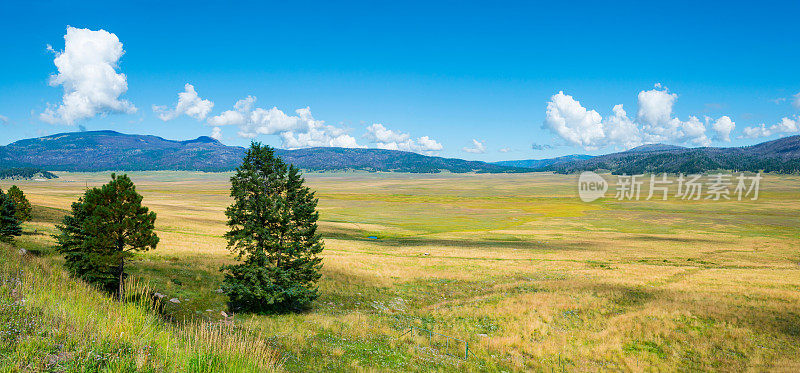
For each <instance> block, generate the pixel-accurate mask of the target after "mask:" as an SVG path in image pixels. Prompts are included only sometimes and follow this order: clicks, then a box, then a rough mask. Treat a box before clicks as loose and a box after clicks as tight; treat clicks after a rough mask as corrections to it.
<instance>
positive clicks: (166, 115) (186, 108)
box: [153, 83, 214, 122]
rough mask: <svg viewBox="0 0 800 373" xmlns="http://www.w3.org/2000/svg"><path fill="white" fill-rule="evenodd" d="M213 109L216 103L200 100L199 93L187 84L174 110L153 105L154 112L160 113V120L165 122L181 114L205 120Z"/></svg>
mask: <svg viewBox="0 0 800 373" xmlns="http://www.w3.org/2000/svg"><path fill="white" fill-rule="evenodd" d="M212 108H214V103H213V102H211V101H210V100H204V99H202V98H200V96H198V95H197V91H195V90H194V86H193V85H191V84H189V83H186V85H185V86H184V91H183V92H180V93H178V103H177V104H175V108H174V109H168V108H167V107H166V106H157V105H153V111H154V112H156V113H158V118H159V119H161V120H163V121H165V122H166V121H169V120H173V119H175V118H177V117H178V116H180V115H181V114H186V115H187V116H190V117H192V118H194V119H197V120H203V119H206V116H208V114H209V113H211V109H212Z"/></svg>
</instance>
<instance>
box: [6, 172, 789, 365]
mask: <svg viewBox="0 0 800 373" xmlns="http://www.w3.org/2000/svg"><path fill="white" fill-rule="evenodd" d="M58 175H59V178H58V179H53V180H49V181H42V182H34V181H24V182H16V184H18V185H20V187H21V188H22V189H23V190H24V191H25V192H26V194H27V195H28V198H29V199H30V201H31V202H32V203H33V204H34V219H33V221H31V222H28V223H26V224H25V227H24V228H25V232H26V233H25V234H24V235H23V236H22V237H19V238H17V239H16V243H15V246H16V247H14V248H12V247H10V246H3V248H2V249H1V250H0V251H2V254H1V255H2V259H3V260H2V263H3V264H0V271H2V278H3V279H4V280H3V281H4V282H3V284H2V286H0V304H2V305H0V307H5V309H6V310H12V311H9V312H14V313H5V315H9V314H11V315H16V316H13V317H10V318H9V317H8V316H0V318H2V319H0V330H1V331H2V332H3V333H4V334H3V339H2V344H1V345H0V350H1V351H3V352H4V353H3V354H0V355H2V356H6V357H5V358H3V357H0V367H3V368H1V369H0V370H3V369H5V370H10V371H15V370H25V369H28V370H35V369H43V370H46V369H51V370H58V369H56V368H54V367H61V368H62V369H63V370H66V371H79V370H77V369H78V368H77V367H78V366H81V364H84V363H85V362H86V361H88V360H86V359H91V358H95V357H96V356H103V357H104V360H102V361H103V362H102V363H97V365H95V366H96V367H98V369H106V370H109V371H137V370H138V371H214V370H215V369H217V370H222V368H219V367H221V366H226V365H214V364H221V362H229V361H230V362H235V364H233V363H232V364H233V365H227V368H226V370H227V371H237V370H248V369H250V370H258V369H275V370H285V371H315V370H316V371H350V370H369V371H373V370H377V371H419V370H432V371H464V370H468V371H476V370H481V371H531V370H534V371H536V370H540V371H553V370H559V371H560V370H566V371H587V370H590V371H596V370H621V371H642V370H667V371H670V370H782V371H792V370H797V369H800V359H798V358H797V356H800V347H798V346H800V343H798V342H800V264H799V263H800V252H798V249H797V237H798V234H800V218H799V217H798V216H800V214H799V213H798V212H800V211H799V210H800V203H798V201H797V188H799V187H800V178H799V177H797V176H791V175H767V176H766V178H765V179H764V180H763V181H762V193H761V198H760V199H759V200H758V201H749V200H747V201H724V202H716V201H682V200H670V201H617V200H614V199H602V200H599V201H596V202H593V203H582V202H580V200H579V199H578V198H577V193H576V182H577V176H570V175H553V174H547V173H536V174H497V175H486V174H462V175H455V174H437V175H431V174H397V173H395V174H385V173H321V174H319V173H317V174H315V173H312V174H308V175H307V180H308V184H309V186H310V187H312V189H315V190H316V191H317V195H318V197H319V198H320V203H319V210H320V213H321V217H320V220H321V223H320V227H321V230H322V233H323V236H324V238H325V243H326V249H325V251H323V253H322V255H323V257H324V262H323V263H324V267H323V277H322V280H321V281H320V293H321V296H320V298H319V299H318V300H317V301H316V302H315V303H314V307H313V309H311V310H310V311H308V312H306V313H298V314H286V315H273V316H260V315H247V314H241V315H239V314H237V315H230V314H229V311H228V309H227V305H226V303H225V302H226V298H225V296H224V295H223V294H221V293H219V292H218V289H219V286H220V283H221V274H220V273H219V268H220V266H222V265H223V264H228V263H231V262H232V260H233V258H232V257H231V255H230V253H229V252H228V251H227V250H226V248H225V240H224V239H223V238H222V235H223V234H224V232H225V231H226V226H225V216H224V209H225V207H226V206H227V205H228V204H229V203H230V199H229V197H228V189H229V183H228V177H229V176H230V174H227V173H201V172H167V171H162V172H134V173H131V174H129V175H130V176H131V178H132V179H133V180H134V182H135V183H136V185H137V190H138V191H139V192H140V193H141V194H142V195H143V196H144V197H145V199H144V204H146V205H147V206H149V207H150V208H151V209H152V210H153V211H155V212H156V213H157V214H158V219H157V221H156V229H157V232H158V235H159V237H161V242H160V243H159V245H158V249H157V250H154V251H151V252H147V253H143V254H138V255H137V256H136V257H135V260H134V261H133V263H132V264H131V265H130V269H129V271H130V272H131V273H132V275H133V276H132V277H133V278H134V279H135V284H134V285H132V286H136V287H138V288H140V289H143V288H145V287H146V288H149V289H152V291H157V292H159V293H161V294H165V295H166V298H165V299H166V300H170V299H174V300H175V301H177V302H171V301H166V302H164V305H163V310H162V313H161V315H160V316H159V315H157V314H156V313H154V312H153V311H151V310H150V308H151V305H150V302H148V301H138V302H130V303H128V304H125V305H124V306H120V305H119V304H117V303H115V302H114V301H112V300H110V299H109V298H108V297H106V296H104V295H102V294H99V293H97V292H96V291H94V290H93V289H91V288H89V287H87V286H85V285H83V284H81V283H79V282H77V281H74V280H69V279H67V278H66V277H65V275H64V273H63V271H62V270H61V269H60V262H61V259H60V258H59V256H58V255H56V254H54V253H53V249H52V245H53V241H52V238H51V237H50V236H49V235H50V234H52V233H55V228H54V224H55V223H56V222H58V221H59V220H60V217H61V216H62V215H63V214H64V213H66V211H67V209H68V208H69V205H70V203H71V202H72V201H74V200H75V199H76V198H77V197H78V196H79V195H80V194H82V193H83V191H84V188H85V187H86V186H87V185H88V186H96V185H100V184H102V183H104V182H106V181H107V179H108V174H106V173H63V172H62V173H58ZM0 184H2V188H4V189H5V188H7V187H8V186H9V185H10V183H9V182H3V183H0ZM613 187H614V186H613V185H612V186H611V188H612V190H613ZM612 194H613V193H612ZM18 248H22V249H25V250H27V251H28V252H29V254H27V255H25V256H20V255H19V254H18V253H17V250H18ZM21 299H24V302H21V303H20V300H21ZM22 324H24V325H22ZM412 326H413V327H417V328H424V329H427V330H431V331H433V332H435V333H440V334H444V335H448V336H452V337H454V338H458V339H461V340H464V341H466V342H467V343H468V344H469V350H470V355H469V357H468V358H467V359H463V358H461V355H460V354H461V353H463V349H462V348H461V346H460V345H458V344H457V343H456V342H453V341H450V342H447V341H446V340H445V339H444V338H442V337H439V336H433V338H429V337H428V336H427V335H420V334H415V336H413V337H412V336H410V335H409V334H404V333H406V332H407V331H408V330H409V329H410V328H411V327H412ZM220 328H222V329H220ZM225 328H227V329H225ZM215 333H216V334H215ZM417 333H419V332H417ZM219 346H226V347H225V348H221V347H219ZM250 346H257V347H258V349H256V350H257V351H261V353H262V355H259V356H257V355H254V353H253V352H252V351H254V350H253V349H251V347H250ZM148 356H152V358H150V357H148ZM9 357H11V358H9ZM81 359H83V360H81ZM25 364H29V365H25ZM70 364H72V365H70ZM236 364H238V365H236ZM70 369H73V370H70Z"/></svg>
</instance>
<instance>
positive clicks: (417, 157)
mask: <svg viewBox="0 0 800 373" xmlns="http://www.w3.org/2000/svg"><path fill="white" fill-rule="evenodd" d="M275 152H276V154H277V155H279V156H280V157H281V158H283V160H284V161H286V162H288V163H292V164H294V165H295V166H297V167H299V168H301V169H305V170H313V171H332V170H364V171H398V172H443V171H449V172H456V173H463V172H478V173H505V172H528V171H530V170H529V169H523V168H517V167H509V166H502V165H495V164H491V163H486V162H478V161H465V160H463V159H455V158H442V157H432V156H426V155H422V154H417V153H411V152H404V151H399V150H385V149H366V148H364V149H350V148H327V147H321V148H307V149H296V150H284V149H276V150H275ZM244 154H245V148H243V147H239V146H228V145H225V144H222V143H221V142H219V141H217V140H215V139H213V138H210V137H206V136H201V137H198V138H196V139H194V140H187V141H174V140H166V139H163V138H161V137H158V136H150V135H129V134H122V133H119V132H115V131H85V132H69V133H60V134H56V135H51V136H44V137H38V138H33V139H26V140H20V141H16V142H13V143H11V144H9V145H6V146H3V147H0V167H2V168H19V167H30V168H39V169H43V170H48V171H105V170H120V171H137V170H194V171H230V170H233V169H235V168H236V167H237V166H238V165H239V163H240V162H241V160H242V157H244Z"/></svg>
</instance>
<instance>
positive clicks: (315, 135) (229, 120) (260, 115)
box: [208, 96, 362, 149]
mask: <svg viewBox="0 0 800 373" xmlns="http://www.w3.org/2000/svg"><path fill="white" fill-rule="evenodd" d="M255 102H256V98H255V97H253V96H247V98H244V99H242V100H239V101H237V102H236V104H235V105H234V110H227V111H225V112H223V113H221V114H220V115H217V116H213V117H211V118H209V119H208V123H209V124H211V125H212V126H215V127H221V126H229V125H235V126H238V127H239V132H238V135H239V136H240V137H244V138H254V137H256V136H258V135H279V136H280V138H281V141H282V146H283V147H284V148H287V149H299V148H309V147H317V146H337V147H344V148H358V147H362V146H360V145H359V144H358V142H357V141H356V139H355V138H354V137H352V136H350V135H348V134H347V132H348V131H347V130H346V129H344V128H339V127H335V126H331V125H327V124H325V122H324V121H321V120H316V119H314V117H313V116H312V115H311V109H310V108H308V107H306V108H302V109H297V110H296V111H295V113H296V114H297V115H287V114H286V113H284V112H283V111H281V110H279V109H278V108H277V107H273V108H272V109H262V108H258V107H255Z"/></svg>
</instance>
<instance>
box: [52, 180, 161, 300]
mask: <svg viewBox="0 0 800 373" xmlns="http://www.w3.org/2000/svg"><path fill="white" fill-rule="evenodd" d="M155 221H156V214H155V213H154V212H151V211H148V209H147V207H145V206H142V196H141V195H140V194H139V193H137V192H136V187H135V186H134V185H133V182H132V181H131V179H130V178H128V176H127V175H122V176H117V175H115V174H111V182H109V183H108V184H105V185H103V186H102V187H100V188H92V189H88V190H87V191H86V192H85V193H84V195H83V197H81V198H80V199H79V200H78V202H75V203H73V204H72V214H71V215H67V216H65V217H64V221H63V223H62V224H61V225H59V226H58V229H60V230H61V234H60V235H57V236H55V238H56V240H57V244H58V250H59V251H60V252H61V253H63V254H64V256H65V259H66V262H65V266H66V268H67V270H68V271H69V272H70V273H72V274H73V275H74V276H77V277H80V278H81V279H83V280H84V281H87V282H89V283H93V284H96V285H98V286H100V287H102V288H103V289H105V290H107V291H109V292H116V293H117V295H118V296H119V299H120V300H122V299H123V298H124V296H125V294H124V283H125V278H126V276H127V275H126V274H125V260H126V259H127V258H129V257H130V256H131V255H133V253H134V252H137V251H147V250H150V249H155V248H156V245H157V244H158V236H156V234H155V232H153V228H154V224H155Z"/></svg>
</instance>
